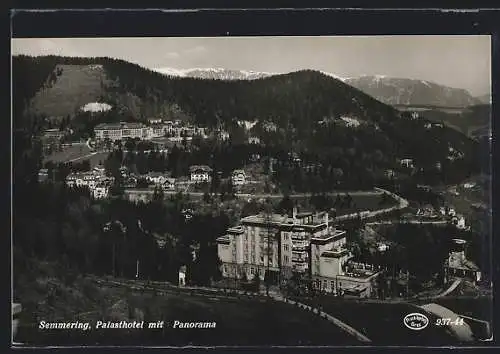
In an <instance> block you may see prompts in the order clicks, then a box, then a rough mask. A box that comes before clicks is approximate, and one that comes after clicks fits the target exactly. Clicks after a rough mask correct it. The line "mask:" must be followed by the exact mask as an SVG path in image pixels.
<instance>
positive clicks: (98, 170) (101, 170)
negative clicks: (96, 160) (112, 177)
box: [92, 165, 106, 176]
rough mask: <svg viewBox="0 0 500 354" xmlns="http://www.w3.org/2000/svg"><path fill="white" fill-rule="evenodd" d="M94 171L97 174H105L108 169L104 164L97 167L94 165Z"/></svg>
mask: <svg viewBox="0 0 500 354" xmlns="http://www.w3.org/2000/svg"><path fill="white" fill-rule="evenodd" d="M92 172H93V173H94V174H95V175H99V176H104V175H105V174H106V169H105V168H104V166H102V165H97V166H96V167H94V169H93V170H92Z"/></svg>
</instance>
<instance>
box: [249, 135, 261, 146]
mask: <svg viewBox="0 0 500 354" xmlns="http://www.w3.org/2000/svg"><path fill="white" fill-rule="evenodd" d="M248 143H249V144H260V138H259V137H258V136H251V137H249V138H248Z"/></svg>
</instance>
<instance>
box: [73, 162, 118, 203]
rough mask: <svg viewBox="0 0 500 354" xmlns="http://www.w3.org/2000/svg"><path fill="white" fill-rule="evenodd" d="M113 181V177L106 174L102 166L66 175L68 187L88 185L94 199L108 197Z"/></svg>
mask: <svg viewBox="0 0 500 354" xmlns="http://www.w3.org/2000/svg"><path fill="white" fill-rule="evenodd" d="M113 182H114V178H113V177H108V176H106V173H105V170H104V167H102V166H96V167H95V168H94V169H93V170H92V171H88V172H77V173H70V174H69V175H68V176H67V177H66V184H67V185H68V187H88V188H89V189H90V192H91V193H92V195H93V197H94V198H96V199H102V198H106V197H108V195H109V188H110V187H111V185H112V184H113Z"/></svg>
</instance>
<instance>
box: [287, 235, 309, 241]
mask: <svg viewBox="0 0 500 354" xmlns="http://www.w3.org/2000/svg"><path fill="white" fill-rule="evenodd" d="M290 238H291V239H292V240H293V241H303V240H307V236H306V235H300V234H291V235H290Z"/></svg>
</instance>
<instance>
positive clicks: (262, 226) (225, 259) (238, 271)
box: [217, 209, 380, 297]
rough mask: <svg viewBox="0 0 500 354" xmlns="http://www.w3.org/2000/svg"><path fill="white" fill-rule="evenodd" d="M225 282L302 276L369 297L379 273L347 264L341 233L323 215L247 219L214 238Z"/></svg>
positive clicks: (329, 288)
mask: <svg viewBox="0 0 500 354" xmlns="http://www.w3.org/2000/svg"><path fill="white" fill-rule="evenodd" d="M217 243H218V255H219V258H220V260H221V261H222V266H221V271H222V276H223V277H225V278H233V279H242V278H247V279H249V280H251V279H253V278H254V277H255V276H259V278H260V279H261V280H264V278H265V276H266V274H269V276H270V277H271V279H275V280H279V281H281V282H282V283H286V281H287V279H289V278H290V277H291V276H292V275H293V274H294V273H299V274H303V275H306V276H307V277H309V278H310V279H311V281H312V286H313V287H314V288H316V289H318V290H321V291H325V292H332V293H336V294H341V293H347V294H350V295H354V296H359V297H368V296H372V295H373V293H374V289H375V284H376V279H377V277H378V275H379V274H380V272H379V271H378V270H376V269H374V267H372V266H369V265H362V264H359V263H355V262H352V261H351V259H352V254H351V252H350V251H349V250H348V248H347V240H346V231H344V230H338V229H336V228H335V227H333V226H332V225H331V222H330V220H329V215H328V213H317V214H313V213H297V211H296V210H295V209H294V211H293V214H292V216H291V217H290V216H288V215H285V216H283V215H276V214H272V215H265V214H260V215H252V216H248V217H245V218H243V219H241V220H240V224H239V225H238V226H236V227H233V228H230V229H228V230H227V232H226V234H225V235H224V236H221V237H219V238H218V239H217Z"/></svg>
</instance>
